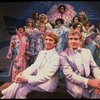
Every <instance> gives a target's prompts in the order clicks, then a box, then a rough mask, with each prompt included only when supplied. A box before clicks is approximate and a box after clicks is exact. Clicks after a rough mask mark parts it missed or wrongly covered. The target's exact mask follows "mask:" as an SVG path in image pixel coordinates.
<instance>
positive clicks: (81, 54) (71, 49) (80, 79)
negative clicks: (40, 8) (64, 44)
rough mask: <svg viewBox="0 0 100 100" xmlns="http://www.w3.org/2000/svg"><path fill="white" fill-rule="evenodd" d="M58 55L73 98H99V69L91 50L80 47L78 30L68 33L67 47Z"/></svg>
mask: <svg viewBox="0 0 100 100" xmlns="http://www.w3.org/2000/svg"><path fill="white" fill-rule="evenodd" d="M60 55H61V68H62V70H63V73H64V75H65V76H66V87H67V92H68V93H69V94H71V95H72V96H73V97H74V98H99V99H100V69H99V67H97V64H96V63H95V61H94V59H93V57H92V54H91V51H90V50H89V49H85V48H82V36H81V34H80V32H79V31H78V30H74V31H72V32H69V33H68V48H67V49H66V50H65V51H63V52H62V53H61V54H60Z"/></svg>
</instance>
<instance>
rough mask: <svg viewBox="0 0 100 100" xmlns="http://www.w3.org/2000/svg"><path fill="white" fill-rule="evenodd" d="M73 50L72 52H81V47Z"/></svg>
mask: <svg viewBox="0 0 100 100" xmlns="http://www.w3.org/2000/svg"><path fill="white" fill-rule="evenodd" d="M73 51H74V53H77V52H79V53H80V52H81V51H82V50H81V49H77V50H73Z"/></svg>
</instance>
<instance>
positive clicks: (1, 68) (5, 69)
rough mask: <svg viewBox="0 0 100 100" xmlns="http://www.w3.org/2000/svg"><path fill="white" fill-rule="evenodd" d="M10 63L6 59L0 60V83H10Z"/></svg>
mask: <svg viewBox="0 0 100 100" xmlns="http://www.w3.org/2000/svg"><path fill="white" fill-rule="evenodd" d="M10 63H11V61H10V60H9V59H7V58H5V57H4V58H0V82H10V81H11V77H10V76H9V68H10Z"/></svg>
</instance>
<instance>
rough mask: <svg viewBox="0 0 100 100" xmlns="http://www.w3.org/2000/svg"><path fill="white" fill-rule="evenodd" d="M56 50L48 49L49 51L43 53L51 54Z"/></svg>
mask: <svg viewBox="0 0 100 100" xmlns="http://www.w3.org/2000/svg"><path fill="white" fill-rule="evenodd" d="M55 50H56V49H55V48H53V49H50V50H44V52H45V53H47V54H52V52H53V51H55Z"/></svg>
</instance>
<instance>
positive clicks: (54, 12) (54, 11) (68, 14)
mask: <svg viewBox="0 0 100 100" xmlns="http://www.w3.org/2000/svg"><path fill="white" fill-rule="evenodd" d="M64 6H65V7H66V10H65V12H64V14H63V15H61V13H59V10H58V5H54V6H52V7H51V9H50V11H49V12H48V14H47V15H48V19H49V21H50V22H52V23H54V22H55V20H56V19H57V18H62V19H64V21H65V22H68V21H69V22H71V21H72V19H73V17H74V16H75V15H76V12H75V11H74V10H73V9H74V8H73V7H72V6H71V5H69V4H64Z"/></svg>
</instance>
